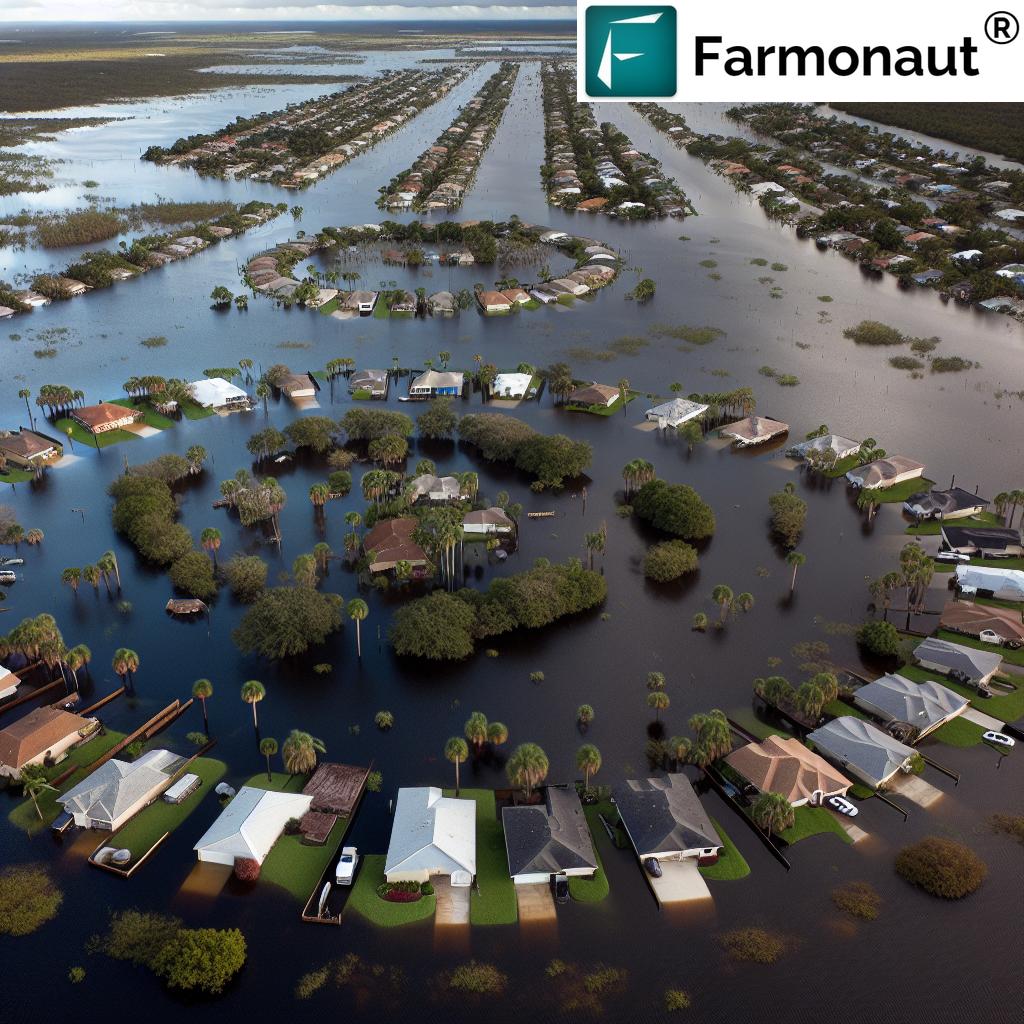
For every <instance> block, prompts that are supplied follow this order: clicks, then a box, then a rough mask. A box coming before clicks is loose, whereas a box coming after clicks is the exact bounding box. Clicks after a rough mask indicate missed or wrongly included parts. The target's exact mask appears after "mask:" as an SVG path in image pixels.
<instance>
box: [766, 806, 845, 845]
mask: <svg viewBox="0 0 1024 1024" xmlns="http://www.w3.org/2000/svg"><path fill="white" fill-rule="evenodd" d="M793 815H794V818H795V820H794V822H793V824H792V826H791V827H790V828H787V829H785V830H783V831H782V832H780V833H779V838H780V839H784V840H785V841H786V842H787V843H789V845H790V846H792V845H793V844H794V843H798V842H800V840H801V839H808V838H810V837H811V836H818V835H822V834H825V833H828V832H831V833H833V834H835V835H837V836H839V838H840V839H842V840H843V842H844V843H852V842H853V840H852V839H851V838H850V837H849V836H848V835H847V834H846V832H845V831H843V827H842V825H840V824H839V822H838V821H837V820H836V816H835V815H834V814H833V813H832V812H831V811H829V810H826V809H825V808H824V807H808V806H807V805H806V804H805V805H804V806H803V807H797V808H795V809H794V811H793Z"/></svg>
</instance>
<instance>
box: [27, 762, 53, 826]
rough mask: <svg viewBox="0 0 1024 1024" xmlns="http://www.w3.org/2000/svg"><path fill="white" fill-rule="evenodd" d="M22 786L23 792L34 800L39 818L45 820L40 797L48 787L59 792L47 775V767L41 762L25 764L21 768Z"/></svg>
mask: <svg viewBox="0 0 1024 1024" xmlns="http://www.w3.org/2000/svg"><path fill="white" fill-rule="evenodd" d="M21 788H22V792H24V793H25V794H26V796H28V797H29V799H30V800H31V801H32V804H33V806H34V807H35V809H36V814H38V815H39V820H40V821H43V820H44V819H43V812H42V810H41V809H40V807H39V797H40V796H42V794H43V793H44V792H45V791H46V790H48V789H50V790H53V792H55V793H56V792H57V790H56V788H55V787H54V786H51V785H50V783H49V780H48V779H47V777H46V769H45V768H44V767H43V766H42V765H41V764H27V765H25V767H24V768H22V769H21Z"/></svg>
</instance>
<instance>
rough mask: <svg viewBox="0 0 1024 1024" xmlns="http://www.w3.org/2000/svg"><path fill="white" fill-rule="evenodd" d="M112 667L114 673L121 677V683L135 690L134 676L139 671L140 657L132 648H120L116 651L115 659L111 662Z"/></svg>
mask: <svg viewBox="0 0 1024 1024" xmlns="http://www.w3.org/2000/svg"><path fill="white" fill-rule="evenodd" d="M111 667H112V668H113V670H114V672H115V673H116V674H117V675H118V676H120V678H121V682H122V683H125V684H126V685H127V686H128V689H130V690H133V691H134V689H135V680H134V678H133V676H134V675H135V673H136V672H138V671H139V656H138V654H136V653H135V651H133V650H132V649H131V648H130V647H118V649H117V650H116V651H114V657H113V659H112V661H111Z"/></svg>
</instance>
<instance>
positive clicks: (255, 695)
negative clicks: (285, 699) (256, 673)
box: [241, 679, 267, 733]
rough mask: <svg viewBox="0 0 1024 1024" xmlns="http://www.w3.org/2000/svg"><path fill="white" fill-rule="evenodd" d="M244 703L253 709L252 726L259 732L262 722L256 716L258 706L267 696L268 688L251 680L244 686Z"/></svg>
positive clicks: (255, 680) (256, 680)
mask: <svg viewBox="0 0 1024 1024" xmlns="http://www.w3.org/2000/svg"><path fill="white" fill-rule="evenodd" d="M241 694H242V702H243V703H244V704H248V705H250V706H251V707H252V725H253V728H254V729H255V730H256V732H257V733H258V732H259V729H260V722H259V717H258V716H257V714H256V705H257V704H259V702H260V701H261V700H263V698H264V697H266V695H267V688H266V687H265V686H264V685H263V684H262V683H261V682H260V681H259V680H258V679H250V680H249V681H248V682H246V683H243V684H242V691H241Z"/></svg>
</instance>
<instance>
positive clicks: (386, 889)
mask: <svg viewBox="0 0 1024 1024" xmlns="http://www.w3.org/2000/svg"><path fill="white" fill-rule="evenodd" d="M377 895H378V896H379V897H380V898H381V899H382V900H387V901H388V902H389V903H415V902H416V901H417V900H419V899H422V898H423V892H422V890H421V887H420V884H419V882H384V883H383V884H382V885H378V886H377Z"/></svg>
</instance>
